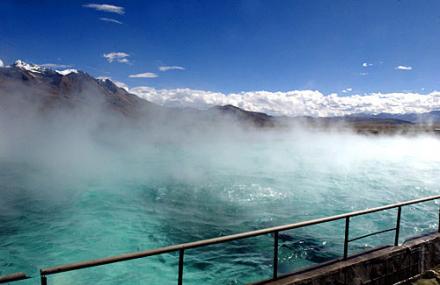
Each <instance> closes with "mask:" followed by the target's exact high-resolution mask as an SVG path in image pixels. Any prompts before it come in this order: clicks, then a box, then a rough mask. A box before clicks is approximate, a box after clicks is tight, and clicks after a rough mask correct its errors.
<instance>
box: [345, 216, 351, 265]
mask: <svg viewBox="0 0 440 285" xmlns="http://www.w3.org/2000/svg"><path fill="white" fill-rule="evenodd" d="M349 232H350V217H346V218H345V237H344V260H345V259H347V257H348V237H349Z"/></svg>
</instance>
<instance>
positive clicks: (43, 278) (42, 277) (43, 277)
mask: <svg viewBox="0 0 440 285" xmlns="http://www.w3.org/2000/svg"><path fill="white" fill-rule="evenodd" d="M40 274H41V273H40ZM41 285H47V277H46V275H41Z"/></svg>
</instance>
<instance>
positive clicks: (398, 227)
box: [394, 206, 402, 246]
mask: <svg viewBox="0 0 440 285" xmlns="http://www.w3.org/2000/svg"><path fill="white" fill-rule="evenodd" d="M401 214H402V206H399V207H398V208H397V221H396V236H395V237H394V246H398V245H399V234H400V216H401Z"/></svg>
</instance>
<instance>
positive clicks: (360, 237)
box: [348, 228, 396, 242]
mask: <svg viewBox="0 0 440 285" xmlns="http://www.w3.org/2000/svg"><path fill="white" fill-rule="evenodd" d="M395 230H396V228H391V229H386V230H383V231H378V232H374V233H370V234H366V235H363V236H359V237H355V238H352V239H350V240H349V241H348V242H352V241H355V240H359V239H363V238H366V237H370V236H374V235H378V234H383V233H386V232H391V231H395Z"/></svg>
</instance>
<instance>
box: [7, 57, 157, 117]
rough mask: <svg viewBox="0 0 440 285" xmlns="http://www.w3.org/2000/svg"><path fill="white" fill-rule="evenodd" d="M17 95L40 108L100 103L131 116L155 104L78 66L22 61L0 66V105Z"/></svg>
mask: <svg viewBox="0 0 440 285" xmlns="http://www.w3.org/2000/svg"><path fill="white" fill-rule="evenodd" d="M18 98H20V100H19V101H20V102H25V101H29V102H33V104H36V105H38V108H39V109H41V110H48V109H53V108H74V107H78V106H81V107H84V106H90V105H91V104H99V105H100V107H103V108H109V109H112V110H116V111H118V112H120V113H122V114H124V115H129V116H135V115H136V114H137V113H138V112H140V110H141V109H143V108H146V107H148V106H150V105H152V104H151V103H149V102H148V101H146V100H143V99H141V98H139V97H137V96H135V95H133V94H130V93H128V92H127V91H126V90H125V89H123V88H119V87H117V86H116V85H115V84H114V83H113V82H112V81H111V80H109V79H105V80H99V79H96V78H94V77H92V76H90V75H89V74H87V73H85V72H82V71H79V70H76V69H66V70H53V69H50V68H46V67H43V66H40V65H36V64H31V63H26V62H24V61H22V60H17V61H16V62H15V63H14V64H12V65H10V66H4V67H0V107H2V106H1V105H3V107H5V108H6V107H7V106H6V104H10V102H11V101H18ZM12 99H15V100H12ZM2 102H3V104H2ZM5 102H7V103H5Z"/></svg>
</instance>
